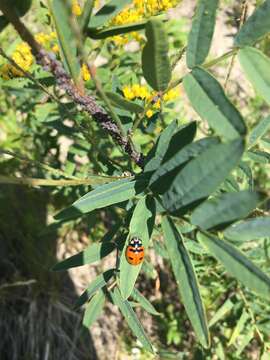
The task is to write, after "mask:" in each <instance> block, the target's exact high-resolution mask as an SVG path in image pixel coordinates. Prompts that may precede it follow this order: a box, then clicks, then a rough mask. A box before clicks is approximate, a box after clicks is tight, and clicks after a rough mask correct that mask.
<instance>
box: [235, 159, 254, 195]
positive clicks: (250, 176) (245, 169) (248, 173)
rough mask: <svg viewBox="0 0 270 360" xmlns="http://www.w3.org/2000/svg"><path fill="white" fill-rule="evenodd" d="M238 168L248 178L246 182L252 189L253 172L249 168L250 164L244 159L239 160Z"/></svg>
mask: <svg viewBox="0 0 270 360" xmlns="http://www.w3.org/2000/svg"><path fill="white" fill-rule="evenodd" d="M239 168H240V169H241V170H242V172H243V173H244V174H245V175H246V177H247V178H248V184H249V187H250V190H253V188H254V180H253V174H252V170H251V168H250V166H249V165H248V164H247V163H246V162H245V161H240V164H239Z"/></svg>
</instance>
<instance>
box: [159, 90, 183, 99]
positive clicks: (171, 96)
mask: <svg viewBox="0 0 270 360" xmlns="http://www.w3.org/2000/svg"><path fill="white" fill-rule="evenodd" d="M179 95H180V91H179V89H171V90H169V91H168V92H166V94H164V96H163V99H164V101H171V100H174V99H175V98H177V97H178V96H179Z"/></svg>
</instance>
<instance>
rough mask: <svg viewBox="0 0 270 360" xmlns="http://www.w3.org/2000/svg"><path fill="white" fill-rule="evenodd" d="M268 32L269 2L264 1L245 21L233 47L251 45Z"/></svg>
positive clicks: (269, 21) (267, 0)
mask: <svg viewBox="0 0 270 360" xmlns="http://www.w3.org/2000/svg"><path fill="white" fill-rule="evenodd" d="M269 32H270V0H266V1H264V2H263V3H262V4H261V5H260V6H258V7H257V9H256V10H255V11H254V13H253V14H252V15H251V16H250V17H249V18H248V19H247V21H246V22H245V23H244V25H243V26H242V27H241V29H240V31H239V32H238V34H237V36H236V38H235V40H234V45H235V46H238V47H242V46H246V45H253V44H254V43H255V42H256V41H257V40H259V39H260V38H262V37H263V36H264V35H266V34H267V33H269Z"/></svg>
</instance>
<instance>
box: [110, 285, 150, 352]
mask: <svg viewBox="0 0 270 360" xmlns="http://www.w3.org/2000/svg"><path fill="white" fill-rule="evenodd" d="M110 294H111V297H112V300H113V302H114V304H115V305H116V306H118V307H119V309H120V311H121V313H122V314H123V316H124V318H125V319H126V321H127V323H128V326H129V327H130V329H131V330H132V332H133V333H134V335H135V336H136V337H137V338H138V340H139V341H140V342H141V344H142V345H143V347H144V348H145V349H146V350H147V351H149V352H151V353H154V350H153V347H152V344H151V342H150V341H149V339H148V337H147V335H146V334H145V331H144V329H143V327H142V324H141V323H140V321H139V319H138V318H137V316H136V314H135V312H134V310H133V309H132V306H131V305H130V303H129V302H128V301H127V300H124V299H123V298H122V296H121V293H120V291H119V289H118V288H117V287H115V288H114V290H113V291H111V292H110Z"/></svg>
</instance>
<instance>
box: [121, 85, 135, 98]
mask: <svg viewBox="0 0 270 360" xmlns="http://www.w3.org/2000/svg"><path fill="white" fill-rule="evenodd" d="M122 91H123V94H124V97H125V98H126V99H128V100H132V99H134V98H135V94H134V92H133V91H132V89H131V87H130V86H127V85H125V86H124V87H123V89H122Z"/></svg>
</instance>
